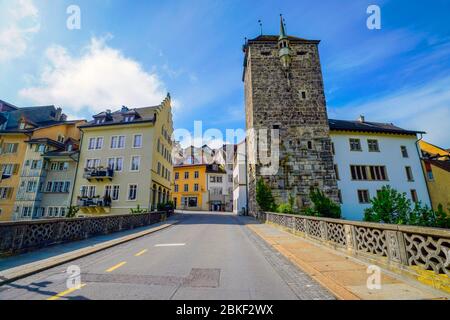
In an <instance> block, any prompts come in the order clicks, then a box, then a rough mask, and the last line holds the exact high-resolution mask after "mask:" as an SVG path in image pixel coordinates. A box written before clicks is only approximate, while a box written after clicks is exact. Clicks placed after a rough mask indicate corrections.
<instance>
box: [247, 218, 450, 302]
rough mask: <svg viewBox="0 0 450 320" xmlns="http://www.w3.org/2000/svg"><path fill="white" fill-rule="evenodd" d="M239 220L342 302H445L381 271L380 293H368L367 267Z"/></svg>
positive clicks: (435, 293) (430, 291)
mask: <svg viewBox="0 0 450 320" xmlns="http://www.w3.org/2000/svg"><path fill="white" fill-rule="evenodd" d="M239 220H241V222H243V223H244V224H246V226H247V227H248V228H249V229H250V230H252V231H253V232H255V233H256V234H257V235H258V236H260V237H261V238H262V239H264V240H265V241H266V242H268V243H269V244H270V245H272V246H273V247H274V248H275V249H277V250H278V251H279V252H280V253H281V254H283V255H284V256H285V257H286V258H288V259H289V260H290V261H291V262H292V263H294V264H295V265H297V266H298V267H299V268H300V269H302V270H303V271H305V272H306V273H308V274H309V276H311V277H312V278H313V279H314V280H316V281H317V282H318V283H320V284H321V285H322V286H324V287H325V288H327V289H328V290H329V291H330V292H332V293H333V294H334V295H335V296H336V297H337V298H338V299H342V300H403V299H411V300H416V299H417V300H420V299H446V298H447V299H448V298H449V296H448V295H446V294H445V293H443V292H439V291H437V290H434V289H432V288H428V287H426V286H425V285H423V284H420V283H415V282H414V281H413V280H411V281H408V280H403V279H401V278H400V277H399V276H397V275H394V274H392V273H388V272H387V271H385V270H382V275H381V289H380V290H369V289H368V288H367V279H368V277H369V276H370V274H369V273H367V268H368V264H364V263H363V262H360V261H357V260H356V259H355V258H353V257H350V256H345V254H343V253H338V252H335V251H333V250H332V249H329V248H326V247H324V246H321V245H320V244H315V243H313V242H312V241H308V240H306V239H303V238H301V237H298V236H295V235H293V234H290V233H288V232H286V231H283V230H281V229H278V228H276V227H274V226H271V225H268V224H258V223H256V221H255V220H254V219H251V218H246V217H239Z"/></svg>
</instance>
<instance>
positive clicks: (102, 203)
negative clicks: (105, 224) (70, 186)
mask: <svg viewBox="0 0 450 320" xmlns="http://www.w3.org/2000/svg"><path fill="white" fill-rule="evenodd" d="M77 206H78V207H79V208H80V210H81V212H83V213H109V212H110V211H111V200H109V199H106V198H104V197H99V196H96V197H78V201H77Z"/></svg>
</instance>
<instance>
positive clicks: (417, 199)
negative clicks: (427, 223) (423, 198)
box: [411, 189, 419, 203]
mask: <svg viewBox="0 0 450 320" xmlns="http://www.w3.org/2000/svg"><path fill="white" fill-rule="evenodd" d="M411 200H412V201H413V202H414V203H417V202H419V198H418V197H417V191H416V190H414V189H412V190H411Z"/></svg>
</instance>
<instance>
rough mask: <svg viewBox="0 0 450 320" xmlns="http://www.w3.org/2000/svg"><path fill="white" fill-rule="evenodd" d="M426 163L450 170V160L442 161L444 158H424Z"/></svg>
mask: <svg viewBox="0 0 450 320" xmlns="http://www.w3.org/2000/svg"><path fill="white" fill-rule="evenodd" d="M423 161H424V162H425V163H429V164H431V165H433V166H436V167H438V168H441V169H442V170H445V171H447V172H450V161H442V160H423Z"/></svg>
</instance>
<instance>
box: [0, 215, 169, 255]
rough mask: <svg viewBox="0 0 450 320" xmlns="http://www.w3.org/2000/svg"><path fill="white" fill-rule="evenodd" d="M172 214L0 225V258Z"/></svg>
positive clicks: (148, 221) (127, 228) (156, 219)
mask: <svg viewBox="0 0 450 320" xmlns="http://www.w3.org/2000/svg"><path fill="white" fill-rule="evenodd" d="M170 213H171V212H151V213H144V214H125V215H110V216H99V217H87V218H72V219H69V218H68V219H53V220H35V221H19V222H1V223H0V255H10V254H17V253H22V252H26V251H32V250H35V249H39V248H43V247H46V246H49V245H53V244H59V243H65V242H71V241H77V240H83V239H86V238H90V237H93V236H97V235H104V234H110V233H114V232H118V231H122V230H129V229H134V228H138V227H143V226H147V225H151V224H154V223H158V222H160V221H164V220H165V219H166V218H167V216H168V215H170Z"/></svg>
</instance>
